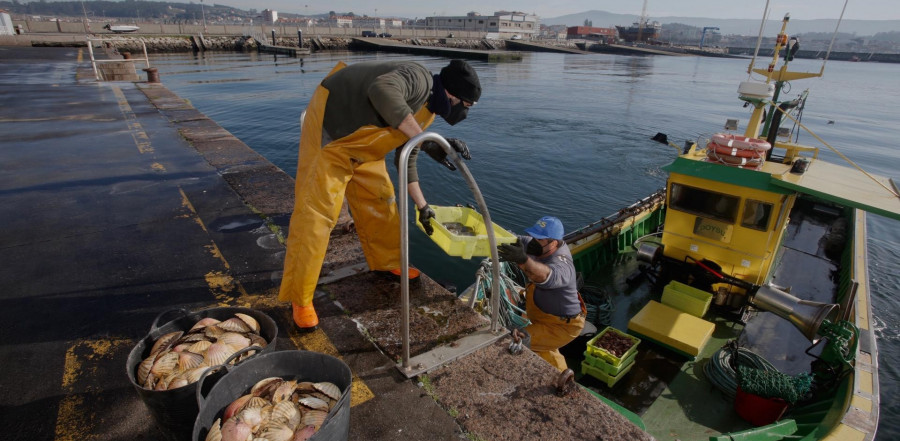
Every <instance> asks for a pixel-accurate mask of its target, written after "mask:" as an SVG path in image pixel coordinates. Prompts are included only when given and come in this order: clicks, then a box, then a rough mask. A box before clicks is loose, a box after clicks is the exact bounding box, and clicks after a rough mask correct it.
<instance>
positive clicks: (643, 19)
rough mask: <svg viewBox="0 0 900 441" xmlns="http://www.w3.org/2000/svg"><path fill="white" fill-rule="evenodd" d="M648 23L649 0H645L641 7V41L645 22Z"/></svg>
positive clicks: (639, 30)
mask: <svg viewBox="0 0 900 441" xmlns="http://www.w3.org/2000/svg"><path fill="white" fill-rule="evenodd" d="M646 23H647V0H644V7H643V9H641V18H640V20H639V21H638V34H637V40H636V41H637V42H638V43H640V42H641V37H643V34H644V24H646Z"/></svg>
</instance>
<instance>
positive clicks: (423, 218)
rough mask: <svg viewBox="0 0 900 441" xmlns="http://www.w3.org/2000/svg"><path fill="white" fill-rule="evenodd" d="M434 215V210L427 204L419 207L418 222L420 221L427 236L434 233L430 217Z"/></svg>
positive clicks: (432, 217)
mask: <svg viewBox="0 0 900 441" xmlns="http://www.w3.org/2000/svg"><path fill="white" fill-rule="evenodd" d="M434 217H435V213H434V210H433V209H432V208H431V207H429V206H428V205H425V206H424V207H422V208H419V222H420V223H422V227H423V228H425V234H427V235H429V236H431V235H432V234H434V227H432V226H431V219H434Z"/></svg>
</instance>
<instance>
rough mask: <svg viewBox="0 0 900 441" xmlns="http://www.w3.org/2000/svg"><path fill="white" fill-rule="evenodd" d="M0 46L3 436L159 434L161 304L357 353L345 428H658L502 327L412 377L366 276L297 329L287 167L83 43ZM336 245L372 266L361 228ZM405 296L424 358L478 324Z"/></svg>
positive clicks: (440, 435)
mask: <svg viewBox="0 0 900 441" xmlns="http://www.w3.org/2000/svg"><path fill="white" fill-rule="evenodd" d="M0 57H2V59H3V60H4V62H3V63H0V78H2V80H0V130H2V133H4V136H3V137H2V138H0V162H2V164H3V169H4V173H2V174H0V203H2V204H3V207H4V210H3V211H2V214H0V218H2V222H3V225H4V229H3V232H2V233H0V247H2V250H3V252H2V253H0V280H3V281H4V282H5V284H4V285H5V289H4V290H3V293H2V296H0V302H2V306H3V307H2V308H0V329H2V335H3V336H4V337H5V338H4V341H3V343H2V344H0V356H2V358H3V360H4V362H3V363H2V364H0V402H2V405H0V424H3V426H4V427H6V428H7V431H6V434H5V435H4V439H13V440H19V439H21V440H85V439H99V440H156V439H162V437H163V434H162V432H160V430H158V429H157V428H156V427H155V425H154V424H153V423H152V421H151V420H150V418H149V413H148V410H147V408H146V407H145V405H144V404H143V403H142V402H141V400H140V398H139V396H138V394H137V393H136V391H135V390H134V388H133V387H132V385H131V383H130V380H129V379H128V375H131V373H127V372H126V369H124V367H125V365H126V359H127V356H128V353H129V352H130V351H131V349H132V348H133V347H134V346H135V344H136V343H137V342H138V341H139V340H140V339H141V338H143V336H144V335H145V334H146V332H147V331H148V329H149V327H150V324H151V323H152V322H153V320H154V318H155V317H157V316H158V315H159V314H160V313H162V312H165V311H168V310H171V309H173V308H184V309H187V310H199V309H203V308H208V307H217V306H246V307H251V308H254V309H257V310H260V311H262V312H264V313H266V314H268V315H269V316H271V317H272V318H273V319H274V320H275V322H276V323H277V325H278V328H279V335H278V339H277V340H276V341H275V342H274V344H275V345H276V349H278V350H296V349H303V350H311V351H316V352H322V353H327V354H330V355H334V356H336V357H339V358H341V359H342V360H343V361H344V362H345V363H347V365H348V366H350V368H351V370H352V372H353V375H354V377H353V385H352V395H351V412H350V415H351V417H350V437H349V439H352V440H397V439H410V440H459V439H471V440H492V439H517V440H520V439H521V440H528V439H535V440H537V439H541V440H544V439H551V440H553V439H559V440H570V439H585V440H586V439H591V440H595V439H604V440H616V439H622V440H641V439H651V437H650V436H649V435H648V434H646V433H643V432H641V431H640V430H639V429H638V428H637V427H635V426H634V425H632V424H631V423H630V422H628V421H627V420H626V419H625V418H624V417H622V416H620V415H619V414H618V413H616V412H615V411H613V410H612V409H610V408H609V407H607V406H606V405H604V404H602V403H601V402H600V401H599V400H597V399H595V398H594V397H593V396H592V395H590V394H589V393H588V392H586V391H585V390H584V389H581V388H577V389H576V390H575V391H573V393H571V394H569V395H567V396H564V397H558V396H556V394H555V393H554V392H555V387H554V381H555V379H556V377H557V372H556V371H555V369H553V368H552V367H551V366H549V365H548V364H547V363H545V362H544V361H543V360H541V359H540V358H538V357H537V356H535V355H534V354H533V353H530V352H527V351H526V353H525V354H522V355H518V356H513V355H510V354H508V353H507V351H506V345H507V344H508V339H502V340H500V341H499V342H497V343H496V344H493V345H490V346H487V347H485V348H483V349H481V350H479V351H476V352H475V353H473V354H471V355H469V356H467V357H465V358H462V359H460V360H457V361H454V362H453V363H450V364H447V365H445V366H443V367H441V368H439V369H436V370H434V371H431V372H428V373H427V374H425V375H422V376H419V377H418V378H415V379H412V380H410V379H407V378H406V377H405V376H404V375H402V374H401V372H400V371H399V370H398V369H397V368H396V362H397V361H398V357H397V355H396V354H397V350H398V341H399V339H398V332H399V330H398V328H399V323H398V321H397V317H399V314H400V311H399V305H400V299H399V297H400V295H399V288H398V286H399V283H397V281H395V280H391V279H386V278H384V277H381V276H377V275H375V274H373V273H370V272H367V271H359V272H358V273H356V274H354V275H352V276H350V277H346V278H343V279H339V280H334V281H332V282H331V283H328V284H326V285H321V286H320V288H321V289H320V292H319V293H318V294H317V296H316V298H315V300H314V301H315V304H316V309H317V310H318V311H319V313H320V319H321V324H320V328H319V329H318V330H317V331H315V332H313V333H307V334H301V333H298V332H296V330H295V329H294V327H293V324H292V322H291V318H290V309H289V307H288V305H287V304H285V303H282V302H278V301H277V289H278V286H279V283H280V276H281V273H280V271H281V269H282V266H281V265H282V260H283V255H284V246H283V245H282V242H281V240H283V236H284V234H285V232H286V231H287V229H286V228H287V225H288V222H289V214H290V212H291V209H292V204H293V179H292V178H291V177H290V176H287V175H286V174H284V172H282V171H281V170H280V169H278V168H277V167H275V166H274V165H272V164H271V163H269V162H268V161H267V160H265V158H263V157H261V156H260V155H259V154H257V153H256V152H254V151H253V150H251V149H250V148H249V147H247V146H246V145H245V144H244V143H243V142H241V141H240V140H239V139H237V138H235V137H234V136H233V135H231V134H230V133H229V132H227V131H226V130H224V129H223V128H221V127H220V126H218V125H217V124H216V123H215V122H214V121H211V120H210V119H208V118H207V117H206V116H205V115H203V114H202V113H201V112H199V111H197V110H196V109H194V108H193V107H192V106H190V104H189V103H188V102H186V101H185V100H183V99H181V98H180V97H178V96H176V95H174V94H173V93H172V92H171V91H169V90H168V89H166V88H165V86H164V85H163V84H149V83H144V82H122V81H117V82H106V83H98V82H96V81H95V80H94V76H93V72H92V70H91V67H90V61H89V59H88V58H87V56H86V49H84V48H22V47H6V46H0ZM348 220H349V219H348V217H347V216H346V215H345V216H343V217H342V219H341V222H340V223H339V225H340V226H341V227H344V226H346V225H347V223H346V222H347V221H348ZM326 260H327V261H328V265H327V267H326V268H325V272H326V275H328V274H336V273H339V272H340V269H342V268H346V267H348V266H351V267H352V266H353V265H358V264H359V263H360V262H362V260H363V259H362V256H361V252H360V248H359V244H358V240H357V238H356V235H355V234H354V233H353V230H352V228H338V229H336V231H335V234H334V236H333V237H332V240H331V244H330V247H329V251H328V256H327V257H326ZM410 294H411V295H410V297H411V298H412V303H413V312H411V316H412V317H413V319H412V323H411V329H412V332H411V336H412V338H413V341H412V348H413V352H414V354H418V353H422V352H424V351H428V350H430V349H431V348H434V347H436V346H437V345H439V344H442V343H444V342H446V341H452V340H453V339H455V338H457V337H459V336H462V335H465V334H466V333H468V332H471V331H472V330H473V329H477V328H479V327H482V326H483V324H484V320H485V319H484V318H482V317H481V316H479V315H477V314H475V313H474V312H472V311H471V310H469V309H467V308H465V307H464V306H462V305H461V304H460V303H459V302H458V301H456V299H455V297H453V296H452V295H451V294H450V293H448V292H446V290H444V289H443V288H442V287H440V286H439V285H438V284H437V283H435V282H434V281H432V280H431V279H429V278H428V277H427V275H423V276H422V278H421V280H420V281H418V282H416V283H414V284H412V285H411V292H410ZM426 311H428V312H429V313H425V312H426ZM433 311H437V312H438V313H439V314H440V315H442V316H443V317H448V318H449V319H447V320H441V321H435V320H434V319H433V313H432V312H433ZM361 328H365V329H361Z"/></svg>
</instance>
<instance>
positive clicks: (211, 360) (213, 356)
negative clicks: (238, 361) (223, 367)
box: [203, 342, 235, 366]
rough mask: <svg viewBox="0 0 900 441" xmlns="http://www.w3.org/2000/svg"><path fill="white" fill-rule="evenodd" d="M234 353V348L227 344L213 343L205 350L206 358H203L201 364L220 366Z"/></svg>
mask: <svg viewBox="0 0 900 441" xmlns="http://www.w3.org/2000/svg"><path fill="white" fill-rule="evenodd" d="M234 352H235V351H234V348H232V347H231V345H229V344H228V343H221V342H220V343H213V344H212V345H210V346H209V349H207V350H206V356H205V357H204V358H203V362H204V363H206V365H207V366H215V365H218V364H222V363H225V360H227V359H228V357H230V356H231V355H232V354H234Z"/></svg>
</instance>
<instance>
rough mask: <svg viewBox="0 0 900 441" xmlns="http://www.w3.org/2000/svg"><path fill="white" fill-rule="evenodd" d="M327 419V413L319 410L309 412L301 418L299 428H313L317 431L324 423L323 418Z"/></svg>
mask: <svg viewBox="0 0 900 441" xmlns="http://www.w3.org/2000/svg"><path fill="white" fill-rule="evenodd" d="M327 417H328V412H323V411H321V410H310V411H309V412H306V413H304V414H303V418H301V419H300V425H301V426H313V427H315V428H316V430H319V427H322V423H324V422H325V418H327Z"/></svg>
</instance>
